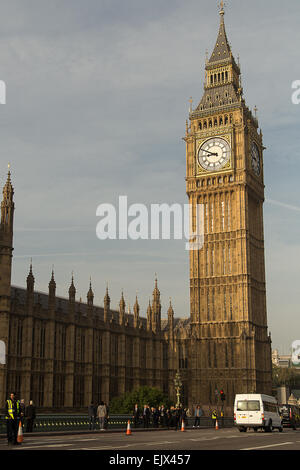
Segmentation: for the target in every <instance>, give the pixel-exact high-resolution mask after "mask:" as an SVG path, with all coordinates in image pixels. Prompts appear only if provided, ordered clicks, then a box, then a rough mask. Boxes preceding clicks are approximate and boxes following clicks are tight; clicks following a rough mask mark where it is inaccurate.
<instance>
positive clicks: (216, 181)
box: [184, 1, 271, 403]
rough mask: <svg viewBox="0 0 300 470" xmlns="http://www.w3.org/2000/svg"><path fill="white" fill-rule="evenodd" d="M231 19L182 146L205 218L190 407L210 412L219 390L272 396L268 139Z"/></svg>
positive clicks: (191, 189)
mask: <svg viewBox="0 0 300 470" xmlns="http://www.w3.org/2000/svg"><path fill="white" fill-rule="evenodd" d="M224 14H225V12H224V2H223V1H222V2H221V4H220V25H219V30H218V34H217V40H216V44H215V47H214V49H213V52H212V54H211V56H210V58H209V59H208V60H207V61H206V65H205V84H204V92H203V95H202V98H201V100H200V102H199V104H198V106H197V107H196V108H195V109H194V110H192V111H191V112H190V114H189V119H190V127H189V130H188V132H187V133H186V136H185V139H184V140H185V141H186V161H187V168H186V190H187V195H188V198H189V203H190V205H191V206H192V213H193V215H194V217H193V223H194V224H195V222H194V221H195V214H196V208H197V204H201V205H202V206H203V208H204V227H203V229H204V246H203V248H202V249H200V250H199V251H196V250H191V251H190V319H191V328H192V334H193V336H194V338H197V345H196V346H195V351H196V354H194V355H193V357H194V359H193V364H192V368H194V370H191V371H190V372H191V377H192V385H191V387H192V392H191V394H192V398H191V400H192V401H193V400H195V402H197V401H199V399H200V397H201V401H202V403H204V402H206V403H212V402H213V400H214V398H213V397H214V391H215V390H218V389H221V388H222V389H223V390H226V392H225V393H226V396H227V397H230V399H231V398H232V399H233V397H234V394H235V393H237V392H247V391H248V392H250V391H254V390H256V391H258V392H259V391H260V392H269V393H270V392H271V347H270V337H269V336H268V329H267V314H266V289H265V260H264V231H263V202H264V179H263V142H262V133H261V131H259V130H258V122H257V118H256V116H253V115H252V113H251V111H250V110H249V109H248V108H247V106H246V104H245V100H244V98H243V90H242V88H241V72H240V67H239V65H238V64H237V62H236V61H235V59H234V57H233V54H232V51H231V47H230V44H229V41H228V38H227V34H226V29H225V21H224ZM193 230H195V227H193ZM193 377H194V378H193Z"/></svg>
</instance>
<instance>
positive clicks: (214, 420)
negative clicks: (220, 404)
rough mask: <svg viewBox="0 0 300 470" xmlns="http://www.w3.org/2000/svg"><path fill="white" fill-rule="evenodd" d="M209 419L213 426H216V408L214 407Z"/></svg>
mask: <svg viewBox="0 0 300 470" xmlns="http://www.w3.org/2000/svg"><path fill="white" fill-rule="evenodd" d="M211 419H212V421H213V426H214V427H215V426H216V421H217V419H218V412H217V410H216V409H214V411H213V412H212V415H211Z"/></svg>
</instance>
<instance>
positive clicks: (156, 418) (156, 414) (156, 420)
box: [152, 408, 159, 428]
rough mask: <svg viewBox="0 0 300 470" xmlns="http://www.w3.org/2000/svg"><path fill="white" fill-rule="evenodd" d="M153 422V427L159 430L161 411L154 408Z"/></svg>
mask: <svg viewBox="0 0 300 470" xmlns="http://www.w3.org/2000/svg"><path fill="white" fill-rule="evenodd" d="M152 420H153V427H154V428H158V426H159V410H158V409H157V408H152Z"/></svg>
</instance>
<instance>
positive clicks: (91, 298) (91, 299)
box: [86, 279, 94, 307]
mask: <svg viewBox="0 0 300 470" xmlns="http://www.w3.org/2000/svg"><path fill="white" fill-rule="evenodd" d="M86 297H87V304H88V306H90V307H92V306H93V303H94V292H93V290H92V280H91V279H90V288H89V290H88V293H87V296H86Z"/></svg>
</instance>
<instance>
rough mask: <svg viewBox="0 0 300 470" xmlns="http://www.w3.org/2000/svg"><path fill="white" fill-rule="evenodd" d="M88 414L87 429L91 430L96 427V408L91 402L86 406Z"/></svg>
mask: <svg viewBox="0 0 300 470" xmlns="http://www.w3.org/2000/svg"><path fill="white" fill-rule="evenodd" d="M88 415H89V423H90V424H89V429H90V430H91V429H93V431H94V430H95V428H96V418H97V410H96V407H95V405H94V403H93V402H91V404H90V405H89V407H88Z"/></svg>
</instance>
